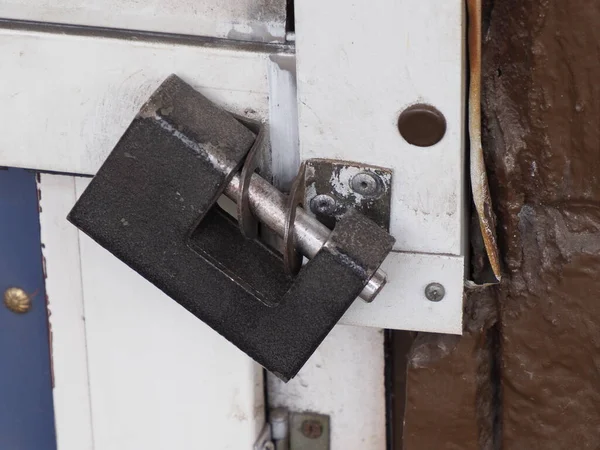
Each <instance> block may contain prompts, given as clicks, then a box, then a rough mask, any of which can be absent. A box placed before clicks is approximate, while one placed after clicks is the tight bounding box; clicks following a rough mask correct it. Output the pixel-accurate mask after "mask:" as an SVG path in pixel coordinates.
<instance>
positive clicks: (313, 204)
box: [310, 194, 336, 215]
mask: <svg viewBox="0 0 600 450" xmlns="http://www.w3.org/2000/svg"><path fill="white" fill-rule="evenodd" d="M335 207H336V204H335V199H334V198H333V197H331V196H329V195H325V194H321V195H316V196H314V197H313V198H312V200H311V201H310V210H311V211H312V212H313V213H315V214H325V215H331V214H333V213H334V212H335Z"/></svg>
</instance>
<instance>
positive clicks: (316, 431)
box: [302, 420, 323, 439]
mask: <svg viewBox="0 0 600 450" xmlns="http://www.w3.org/2000/svg"><path fill="white" fill-rule="evenodd" d="M302 434H303V435H304V436H306V437H307V438H309V439H318V438H320V437H321V435H322V434H323V425H322V424H321V422H319V421H318V420H305V421H304V422H302Z"/></svg>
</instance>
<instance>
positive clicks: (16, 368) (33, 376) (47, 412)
mask: <svg viewBox="0 0 600 450" xmlns="http://www.w3.org/2000/svg"><path fill="white" fill-rule="evenodd" d="M10 287H18V288H21V289H22V290H23V291H25V293H26V294H27V295H28V297H29V298H30V299H31V308H30V310H29V311H28V312H25V313H16V312H13V311H11V310H9V309H8V308H7V307H6V305H5V304H4V303H3V304H1V305H0V448H1V449H7V450H12V449H18V450H55V449H56V440H55V433H54V413H53V407H52V379H51V378H52V377H51V369H50V353H49V344H48V314H47V311H46V292H45V290H44V273H43V268H42V254H41V249H40V224H39V219H38V196H37V190H36V183H35V174H33V173H31V172H26V171H24V170H19V169H10V170H0V293H1V294H2V296H3V297H4V293H5V291H6V289H8V288H10Z"/></svg>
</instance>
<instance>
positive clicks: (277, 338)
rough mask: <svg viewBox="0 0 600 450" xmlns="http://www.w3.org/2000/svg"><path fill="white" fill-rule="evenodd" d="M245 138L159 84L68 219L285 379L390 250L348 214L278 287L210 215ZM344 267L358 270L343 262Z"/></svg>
mask: <svg viewBox="0 0 600 450" xmlns="http://www.w3.org/2000/svg"><path fill="white" fill-rule="evenodd" d="M254 139H255V134H254V133H253V132H251V131H250V130H249V129H248V128H246V127H245V126H243V125H242V124H240V123H239V122H238V121H237V120H236V119H235V118H234V117H233V116H231V115H230V114H228V113H227V112H225V111H223V110H222V109H220V108H218V107H217V106H215V105H213V104H212V103H211V102H210V101H208V100H207V99H206V98H205V97H203V96H202V95H201V94H199V93H198V92H196V91H194V90H193V89H192V88H191V87H190V86H188V85H187V84H186V83H184V82H183V81H182V80H180V79H179V78H177V77H175V76H171V77H170V78H168V79H167V80H166V81H165V82H164V83H163V84H162V85H161V87H160V88H159V89H158V90H157V91H156V92H155V94H153V96H152V97H151V99H150V100H149V101H148V102H147V103H146V105H144V107H143V108H142V110H141V111H140V113H139V114H138V116H137V117H136V118H135V119H134V121H133V122H132V124H131V125H130V127H129V128H128V129H127V131H126V132H125V134H124V135H123V137H122V138H121V140H120V141H119V143H118V144H117V146H116V147H115V149H114V150H113V151H112V153H111V154H110V155H109V157H108V158H107V160H106V162H105V163H104V164H103V166H102V167H101V168H100V170H99V171H98V173H97V174H96V176H95V177H94V179H93V180H92V182H91V183H90V185H89V186H88V188H87V189H86V190H85V192H84V193H83V194H82V196H81V198H80V199H79V200H78V202H77V204H76V205H75V206H74V208H73V210H72V211H71V213H70V214H69V217H68V219H69V220H70V221H71V222H72V223H73V224H75V225H76V226H77V227H78V228H80V229H81V230H82V231H83V232H85V233H86V234H88V235H89V236H90V237H91V238H92V239H94V240H95V241H96V242H98V243H99V244H100V245H101V246H103V247H105V248H106V249H108V250H109V251H110V252H111V253H113V254H114V255H115V256H117V257H118V258H119V259H121V260H122V261H124V262H125V263H126V264H127V265H128V266H130V267H131V268H132V269H133V270H135V271H136V272H138V273H140V274H141V275H142V276H143V277H145V278H146V279H148V280H149V281H150V282H152V283H153V284H155V285H156V286H157V287H159V288H160V289H161V290H162V291H164V292H165V293H166V294H167V295H168V296H170V297H171V298H173V299H174V300H175V301H177V302H178V303H179V304H180V305H182V306H183V307H184V308H186V309H187V310H188V311H190V312H191V313H192V314H194V315H195V316H197V317H198V318H200V319H201V320H203V321H204V322H206V323H207V324H208V325H209V326H211V327H212V328H213V329H215V330H216V331H217V332H219V333H220V334H221V335H223V336H224V337H225V338H227V339H228V340H229V341H231V342H232V343H233V344H235V345H236V346H237V347H239V348H240V349H241V350H242V351H244V352H246V353H247V354H248V355H249V356H251V357H252V358H253V359H255V360H256V361H257V362H258V363H260V364H261V365H263V366H264V367H266V368H267V369H268V370H270V371H272V372H274V373H275V374H277V375H278V376H279V377H281V378H282V379H284V380H288V379H290V378H292V377H293V376H294V375H295V374H296V373H297V372H298V370H299V369H300V368H301V367H302V365H304V363H305V362H306V361H307V360H308V358H309V357H310V355H311V354H312V353H313V352H314V350H315V349H316V348H317V346H318V345H319V344H320V343H321V342H322V340H323V339H324V338H325V336H326V335H327V334H328V333H329V331H330V330H331V328H332V327H333V326H334V325H335V324H336V323H337V322H338V320H339V319H340V318H341V316H342V315H343V314H344V312H345V311H346V310H347V308H348V307H349V306H350V304H351V303H352V301H353V300H354V299H355V298H356V297H357V296H358V295H359V293H360V291H361V290H362V289H363V287H364V286H365V285H366V283H367V281H368V279H369V277H370V276H371V275H372V273H373V272H374V271H375V270H376V269H377V267H378V266H379V265H380V264H381V261H382V260H383V258H384V257H385V255H387V253H388V252H389V251H390V250H391V246H392V245H393V242H394V240H393V238H391V236H389V235H388V234H387V233H386V232H385V231H384V230H382V229H380V228H379V227H377V226H376V225H374V224H373V223H372V222H370V221H369V220H368V219H366V218H364V217H362V216H360V215H358V214H355V215H353V214H349V215H348V219H347V220H341V221H340V223H339V224H338V225H337V226H336V229H335V230H334V231H333V232H332V235H331V237H330V239H329V240H328V241H327V243H326V244H325V245H324V247H323V249H321V251H319V253H318V254H317V255H316V256H315V257H314V258H313V259H312V260H311V261H310V262H309V263H308V264H307V265H306V266H305V267H304V268H303V269H302V270H301V271H300V273H299V274H298V275H297V276H296V277H294V278H290V277H288V276H287V275H286V274H285V273H284V271H283V265H282V262H281V259H280V257H279V256H278V255H276V254H274V253H273V252H272V251H271V250H269V249H267V248H266V247H264V246H263V245H262V244H261V243H259V242H257V241H253V240H248V239H245V238H244V237H243V236H242V235H241V233H240V232H239V230H238V229H237V227H236V223H235V221H233V220H232V219H231V218H230V217H229V216H227V214H226V213H224V212H223V211H222V210H221V209H220V208H219V207H218V206H217V205H216V201H217V199H218V198H219V196H220V195H221V193H222V192H223V190H224V188H225V186H226V184H227V183H228V182H229V180H230V178H231V177H232V175H233V174H234V173H235V172H236V171H237V170H238V169H239V167H240V165H241V164H242V162H243V160H244V157H245V155H246V153H247V152H248V150H249V149H250V148H251V146H252V144H253V142H254ZM363 251H364V252H363ZM361 252H363V253H364V255H365V258H363V259H361V258H360V256H357V255H359V254H361ZM349 258H355V259H356V260H358V261H359V263H358V264H357V263H356V262H353V263H352V264H348V260H349ZM123 301H126V300H125V299H124V300H123ZM174 332H177V330H174ZM197 344H198V345H203V343H202V342H198V343H197Z"/></svg>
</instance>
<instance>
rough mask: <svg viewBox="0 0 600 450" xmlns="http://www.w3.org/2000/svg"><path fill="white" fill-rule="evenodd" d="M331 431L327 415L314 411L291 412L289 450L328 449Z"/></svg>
mask: <svg viewBox="0 0 600 450" xmlns="http://www.w3.org/2000/svg"><path fill="white" fill-rule="evenodd" d="M330 445H331V433H330V430H329V416H326V415H323V414H315V413H308V412H306V413H292V414H291V418H290V450H329V449H330Z"/></svg>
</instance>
